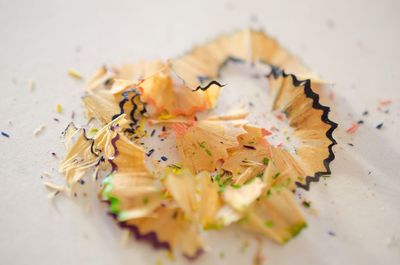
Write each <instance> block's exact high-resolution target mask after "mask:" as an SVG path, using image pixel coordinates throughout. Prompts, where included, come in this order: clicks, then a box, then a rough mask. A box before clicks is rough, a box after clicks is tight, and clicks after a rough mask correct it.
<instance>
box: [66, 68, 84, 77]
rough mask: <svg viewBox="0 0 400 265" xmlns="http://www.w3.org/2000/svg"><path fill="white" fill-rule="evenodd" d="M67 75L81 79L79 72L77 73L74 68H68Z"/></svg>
mask: <svg viewBox="0 0 400 265" xmlns="http://www.w3.org/2000/svg"><path fill="white" fill-rule="evenodd" d="M68 75H69V76H70V77H73V78H75V79H78V80H82V79H83V78H82V75H81V74H80V73H78V72H77V71H76V70H74V69H69V70H68Z"/></svg>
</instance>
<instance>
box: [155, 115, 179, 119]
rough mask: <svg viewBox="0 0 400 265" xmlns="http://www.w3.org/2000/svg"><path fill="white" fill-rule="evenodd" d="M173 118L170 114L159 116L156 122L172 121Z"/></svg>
mask: <svg viewBox="0 0 400 265" xmlns="http://www.w3.org/2000/svg"><path fill="white" fill-rule="evenodd" d="M173 118H175V116H174V115H171V114H161V115H160V116H158V118H157V119H158V120H171V119H173Z"/></svg>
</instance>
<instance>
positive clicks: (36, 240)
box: [0, 0, 400, 265]
mask: <svg viewBox="0 0 400 265" xmlns="http://www.w3.org/2000/svg"><path fill="white" fill-rule="evenodd" d="M245 2H246V3H245ZM211 3H214V5H212V4H211ZM399 11H400V1H396V0H393V1H390V0H379V1H378V0H370V1H361V0H353V1H348V0H336V1H317V0H315V1H312V0H308V1H287V0H285V1H250V0H248V1H196V2H195V1H150V0H149V1H141V2H139V1H103V0H91V1H78V0H70V1H60V0H46V1H45V0H43V1H29V0H26V1H16V0H13V1H11V0H10V1H6V0H0V69H1V70H0V91H1V94H0V114H1V116H0V117H1V118H0V131H4V132H7V133H9V134H10V136H11V137H10V138H9V139H8V138H5V137H1V136H0V178H1V186H0V200H1V204H0V264H7V265H8V264H42V265H44V264H97V265H100V264H156V261H157V260H162V262H163V263H164V264H168V259H166V258H165V255H164V253H163V252H160V251H158V252H155V251H153V250H152V249H151V248H150V247H149V246H148V245H146V244H142V243H137V242H135V241H132V242H130V243H129V244H128V245H127V246H123V245H122V244H121V238H122V237H123V233H122V231H120V230H119V229H118V228H117V227H116V226H115V225H114V223H113V222H112V220H111V219H110V218H109V217H108V216H106V215H105V214H104V212H105V209H104V207H102V206H101V205H100V204H99V203H98V202H97V200H96V198H93V199H92V200H91V201H90V202H88V201H84V202H83V206H82V203H77V202H76V201H74V200H69V199H67V198H63V197H60V198H58V200H56V201H55V203H53V204H51V203H50V202H49V200H48V199H47V197H46V195H47V192H46V190H45V188H44V187H43V184H42V182H43V179H41V177H40V176H41V175H42V174H43V172H46V171H47V172H48V173H49V174H50V175H51V176H52V177H51V178H49V180H51V181H53V182H56V183H61V180H62V179H61V177H60V176H59V175H58V173H57V165H58V160H57V159H55V158H53V157H52V156H51V153H52V152H56V153H57V154H58V155H59V156H61V155H62V153H63V147H62V145H61V143H60V141H59V137H60V133H61V131H62V130H63V128H64V127H65V126H66V125H67V123H68V122H69V121H70V115H71V112H72V111H73V110H74V111H75V112H76V113H77V117H76V118H75V120H76V121H77V123H78V124H83V122H84V117H83V112H82V108H81V102H80V97H81V95H83V90H82V83H80V82H77V81H76V80H73V79H71V78H70V77H68V76H67V73H66V72H67V69H70V68H74V69H77V70H78V71H79V72H81V73H83V75H84V76H86V77H87V76H88V75H89V74H90V73H91V72H93V71H94V70H95V69H96V68H97V67H98V66H99V65H101V64H104V63H115V64H120V63H124V62H136V61H138V60H140V59H154V58H164V59H165V58H170V57H174V56H177V55H179V54H181V53H183V52H184V51H186V50H188V49H189V48H190V47H191V46H192V45H193V44H195V43H201V42H204V41H205V40H207V39H211V38H213V37H215V36H216V35H217V34H219V33H222V32H230V31H233V30H235V29H243V28H246V27H248V26H254V27H256V28H258V27H263V28H264V29H265V30H266V31H267V32H269V33H270V34H271V35H273V36H275V37H277V38H278V40H279V41H280V43H282V44H283V45H284V46H285V47H287V48H288V49H289V50H291V51H293V52H294V53H295V54H298V55H299V56H300V57H301V58H302V59H303V60H304V61H305V62H306V63H307V64H308V65H310V66H311V68H312V69H313V70H315V71H316V72H318V73H320V74H321V76H323V77H324V78H326V79H329V80H332V81H334V83H335V86H334V88H333V90H334V92H335V95H336V96H335V101H334V104H335V106H334V107H333V112H334V113H333V114H332V116H333V119H334V120H335V121H337V122H338V123H339V124H340V126H339V129H338V130H337V132H336V138H337V139H338V141H339V145H338V146H336V148H335V153H336V155H337V159H336V160H335V162H334V163H333V164H332V170H333V176H332V178H330V179H327V180H323V181H321V182H320V183H319V184H318V185H315V184H314V185H312V189H311V191H310V192H308V193H307V195H306V197H307V198H308V199H309V200H310V201H312V207H313V208H314V209H315V211H316V212H317V215H312V214H310V213H309V212H307V218H308V219H309V228H308V229H307V230H305V231H304V232H303V233H302V234H301V235H300V236H299V237H298V238H296V239H295V240H293V241H291V242H290V243H289V244H287V245H286V246H284V247H281V246H276V245H275V244H273V243H271V242H269V241H268V240H265V242H264V245H263V253H264V256H265V264H299V265H300V264H363V265H365V264H400V173H399V171H400V152H399V150H400V141H399V140H398V136H399V134H400V125H399V122H400V120H399V119H400V118H399V115H400V114H399V113H400V86H399V83H400V74H399V72H400V30H399V27H400V16H399V14H398V13H399ZM29 80H32V81H34V82H35V89H34V91H33V92H30V91H29ZM384 99H392V100H393V103H392V104H391V106H390V108H389V109H390V112H389V114H384V113H381V112H379V111H378V110H377V109H376V107H377V105H378V102H379V100H384ZM57 103H60V104H61V105H62V106H63V108H64V109H63V113H62V114H57V113H56V111H55V109H56V105H57ZM365 110H369V112H370V115H369V116H368V117H362V116H361V113H362V112H363V111H365ZM55 117H57V118H59V119H60V122H58V123H57V122H55V121H53V118H55ZM361 118H363V119H364V120H365V124H364V125H363V126H361V128H360V129H359V131H358V132H357V133H356V134H355V135H353V136H350V135H348V134H346V132H345V130H346V128H348V127H349V126H350V125H351V123H352V122H354V121H357V120H359V119H361ZM380 122H384V124H385V125H384V127H383V129H382V130H377V129H376V128H375V126H376V125H377V124H379V123H380ZM41 125H46V129H45V131H44V132H43V133H42V134H41V135H40V136H38V137H34V136H33V131H34V130H35V129H36V128H37V127H39V126H41ZM348 143H353V144H354V147H351V146H349V145H348ZM368 172H371V173H370V174H368ZM45 179H47V178H46V177H45ZM87 205H91V206H90V207H91V211H89V212H88V211H87V209H88V206H87ZM329 231H332V232H334V233H335V236H331V235H329V234H328V232H329ZM221 235H222V236H221ZM210 237H211V239H212V240H211V247H212V249H211V250H210V252H209V253H208V254H206V255H205V256H203V257H202V258H201V259H199V260H198V261H197V262H196V263H195V264H251V259H252V257H253V255H254V252H255V248H256V243H255V241H254V239H253V237H251V236H249V235H248V234H247V233H243V232H238V230H236V229H228V230H227V231H223V232H220V233H215V234H213V235H211V236H210ZM244 240H250V247H249V249H248V250H247V251H246V252H244V253H241V252H240V251H239V249H240V247H241V245H242V244H243V241H244ZM222 251H223V253H225V257H223V258H222V257H221V252H222ZM179 263H186V261H185V260H182V259H181V258H178V261H177V263H176V264H179Z"/></svg>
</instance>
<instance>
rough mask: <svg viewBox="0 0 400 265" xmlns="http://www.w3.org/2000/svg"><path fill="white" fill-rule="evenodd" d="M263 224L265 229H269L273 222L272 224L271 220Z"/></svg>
mask: <svg viewBox="0 0 400 265" xmlns="http://www.w3.org/2000/svg"><path fill="white" fill-rule="evenodd" d="M264 224H265V226H266V227H269V228H271V227H273V226H274V222H272V220H268V221H266V222H265V223H264Z"/></svg>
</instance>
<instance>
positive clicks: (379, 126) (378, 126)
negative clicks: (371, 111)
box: [376, 122, 383, 130]
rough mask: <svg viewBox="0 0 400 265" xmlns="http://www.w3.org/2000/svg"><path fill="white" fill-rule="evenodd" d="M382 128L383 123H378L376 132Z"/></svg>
mask: <svg viewBox="0 0 400 265" xmlns="http://www.w3.org/2000/svg"><path fill="white" fill-rule="evenodd" d="M382 127H383V122H382V123H380V124H378V125H377V126H376V128H377V129H378V130H380V129H382Z"/></svg>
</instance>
